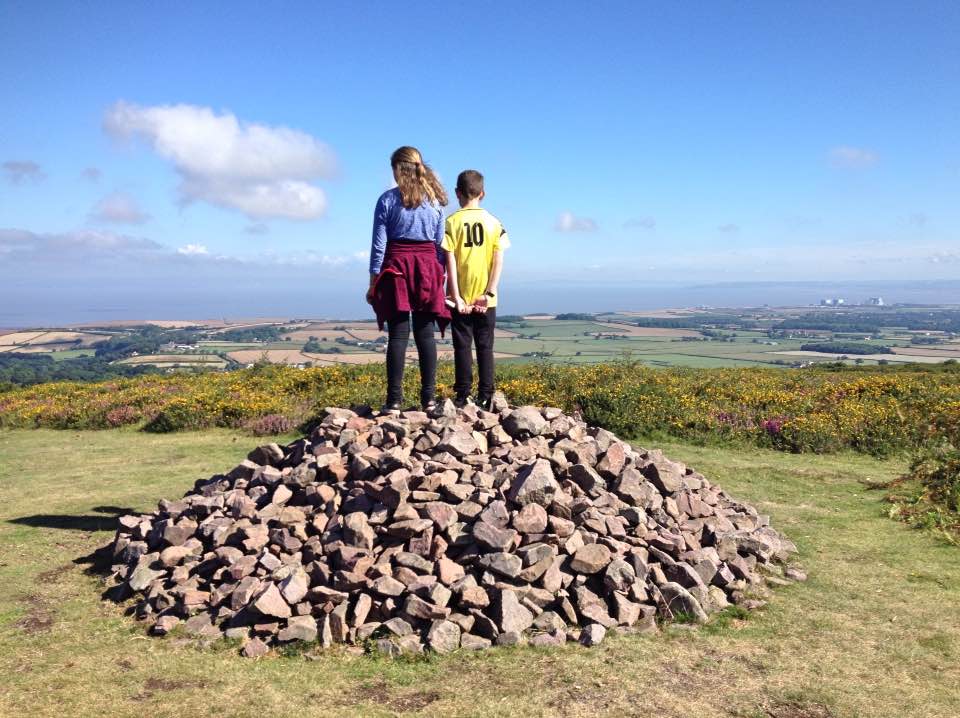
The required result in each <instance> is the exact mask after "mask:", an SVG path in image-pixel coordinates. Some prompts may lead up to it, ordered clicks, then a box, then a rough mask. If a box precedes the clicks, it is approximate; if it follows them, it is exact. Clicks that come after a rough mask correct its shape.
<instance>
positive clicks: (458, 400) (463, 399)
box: [453, 395, 473, 409]
mask: <svg viewBox="0 0 960 718" xmlns="http://www.w3.org/2000/svg"><path fill="white" fill-rule="evenodd" d="M472 403H473V399H471V398H470V396H469V395H467V396H457V397H454V399H453V405H454V406H455V407H457V408H458V409H462V408H463V407H465V406H467V405H468V404H472Z"/></svg>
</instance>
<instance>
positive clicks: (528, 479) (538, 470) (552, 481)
mask: <svg viewBox="0 0 960 718" xmlns="http://www.w3.org/2000/svg"><path fill="white" fill-rule="evenodd" d="M558 491H560V484H558V483H557V480H556V478H555V477H554V475H553V469H552V468H551V467H550V462H549V461H547V460H546V459H537V460H536V461H535V462H533V463H532V464H530V465H528V466H525V467H523V468H522V469H520V471H519V472H518V473H517V476H516V478H515V479H514V480H513V481H512V482H511V484H510V493H509V495H508V498H509V499H510V500H511V501H513V502H514V503H516V504H520V505H521V506H525V505H527V504H539V505H540V506H543V507H547V506H549V505H550V504H552V503H553V497H554V496H555V495H556V493H557V492H558Z"/></svg>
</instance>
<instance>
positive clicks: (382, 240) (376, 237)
mask: <svg viewBox="0 0 960 718" xmlns="http://www.w3.org/2000/svg"><path fill="white" fill-rule="evenodd" d="M386 250H387V206H386V202H384V199H383V197H381V198H380V199H379V200H377V206H376V208H375V209H374V210H373V237H372V238H371V240H370V286H369V287H368V288H367V301H368V302H370V301H371V300H372V298H373V285H374V284H375V283H376V281H377V277H378V276H379V274H380V269H381V267H383V255H384V253H385V252H386Z"/></svg>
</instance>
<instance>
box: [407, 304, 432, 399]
mask: <svg viewBox="0 0 960 718" xmlns="http://www.w3.org/2000/svg"><path fill="white" fill-rule="evenodd" d="M433 329H434V319H433V314H432V313H431V312H414V313H413V340H414V341H415V342H416V344H417V357H418V358H419V359H420V402H421V403H422V404H424V405H426V404H427V402H430V401H433V399H434V395H435V394H436V389H437V343H436V341H435V340H434V338H433Z"/></svg>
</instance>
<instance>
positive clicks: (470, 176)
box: [457, 170, 483, 199]
mask: <svg viewBox="0 0 960 718" xmlns="http://www.w3.org/2000/svg"><path fill="white" fill-rule="evenodd" d="M457 191H458V192H459V193H460V194H462V195H463V196H464V197H466V198H467V199H475V198H477V197H479V196H480V195H482V194H483V175H482V174H480V173H479V172H477V171H476V170H464V171H463V172H461V173H460V174H459V175H457Z"/></svg>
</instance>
